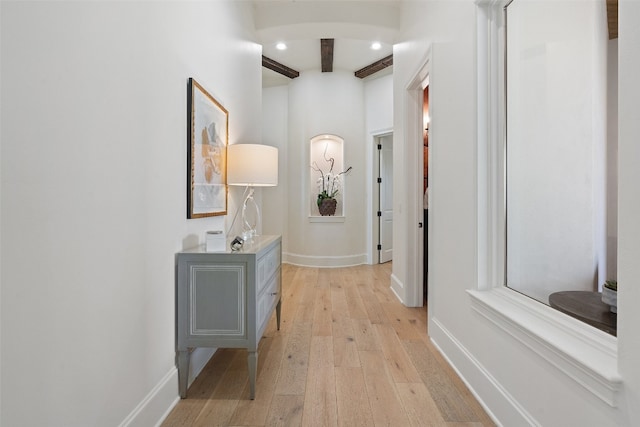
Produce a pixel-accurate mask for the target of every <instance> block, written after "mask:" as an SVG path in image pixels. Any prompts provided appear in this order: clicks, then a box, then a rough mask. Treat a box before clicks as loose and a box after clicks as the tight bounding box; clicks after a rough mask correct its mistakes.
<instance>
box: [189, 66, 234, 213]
mask: <svg viewBox="0 0 640 427" xmlns="http://www.w3.org/2000/svg"><path fill="white" fill-rule="evenodd" d="M187 120H188V126H187V129H188V130H187V134H188V135H187V163H188V164H187V218H202V217H208V216H216V215H226V214H227V145H228V143H229V113H228V111H227V110H226V109H225V108H224V107H223V106H222V105H221V104H220V103H219V102H218V101H216V100H215V98H214V97H213V96H211V95H210V94H209V92H207V91H206V90H205V89H204V88H203V87H202V86H201V85H200V84H199V83H198V82H196V81H195V80H194V79H193V78H189V84H188V92H187Z"/></svg>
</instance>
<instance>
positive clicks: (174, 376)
mask: <svg viewBox="0 0 640 427" xmlns="http://www.w3.org/2000/svg"><path fill="white" fill-rule="evenodd" d="M215 352H216V349H215V348H207V347H201V348H200V347H199V348H196V349H194V350H193V352H191V355H190V357H191V361H190V363H189V386H190V385H191V384H192V383H193V381H194V380H195V379H196V377H197V376H198V375H200V372H202V370H203V369H204V367H205V366H206V364H207V363H208V362H209V360H210V359H211V357H213V354H214V353H215ZM179 401H180V396H179V394H178V369H177V368H176V367H172V368H171V369H170V370H169V372H167V374H166V375H165V376H164V377H163V378H162V379H161V380H160V382H158V384H156V386H155V387H154V388H153V389H152V390H151V391H150V392H149V394H147V395H146V396H145V398H144V399H142V401H141V402H140V403H139V404H138V405H137V406H136V407H135V409H134V410H133V411H131V413H130V414H129V415H127V417H126V418H125V419H124V420H123V421H122V422H121V423H120V426H119V427H134V426H141V427H142V426H151V425H152V426H156V427H158V426H160V425H161V424H162V423H163V422H164V420H165V419H166V418H167V417H168V416H169V413H170V412H171V411H172V410H173V408H174V407H175V406H176V405H177V404H178V402H179Z"/></svg>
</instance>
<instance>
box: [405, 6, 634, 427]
mask: <svg viewBox="0 0 640 427" xmlns="http://www.w3.org/2000/svg"><path fill="white" fill-rule="evenodd" d="M619 12H620V17H621V18H620V42H619V49H620V50H619V55H620V56H619V58H620V62H619V64H620V101H619V108H620V135H619V144H620V145H619V148H620V155H619V160H620V175H619V179H620V192H619V197H620V205H619V207H620V212H619V261H618V268H619V270H618V279H619V282H620V283H621V286H622V288H621V291H620V295H619V297H620V298H621V299H622V302H621V303H620V305H619V313H618V339H617V343H618V363H619V372H620V374H621V375H622V381H623V389H622V391H621V392H620V402H619V404H618V407H617V408H612V407H610V406H609V405H608V404H607V403H605V402H604V401H602V400H600V399H599V398H597V397H596V396H595V395H593V394H591V393H590V392H588V391H587V390H586V389H585V388H584V387H583V386H582V385H580V384H578V383H577V382H575V381H574V380H573V379H571V378H569V377H568V376H566V375H565V374H563V373H561V372H560V371H559V370H558V369H557V368H556V366H554V365H553V364H551V363H550V362H549V361H548V360H547V359H545V358H544V357H542V356H540V355H538V354H537V353H535V352H533V351H531V350H530V349H529V348H528V347H526V346H525V345H523V344H522V343H521V342H520V341H518V340H517V339H515V338H514V337H512V336H511V335H509V334H508V333H506V332H505V331H504V330H502V329H500V328H499V327H497V326H496V325H495V324H494V323H492V322H490V321H488V320H486V319H485V318H483V317H480V316H478V315H477V314H476V313H475V312H474V311H473V309H472V308H471V299H470V297H469V295H468V294H467V290H469V289H477V288H478V284H479V283H478V265H477V260H478V254H477V253H476V247H477V236H478V233H479V232H480V231H481V230H479V229H478V227H477V221H478V220H477V203H478V201H477V198H478V196H479V194H478V192H477V166H476V155H477V143H478V136H477V125H476V120H477V119H476V117H477V116H476V115H477V109H476V105H477V99H476V93H477V92H476V90H477V75H476V62H475V61H476V42H477V41H476V33H475V32H476V26H477V22H476V18H477V17H476V5H475V3H474V2H473V1H472V0H468V1H458V2H424V3H415V2H411V3H405V7H404V11H403V18H402V25H401V27H402V28H403V34H402V37H401V40H400V42H399V43H398V45H397V46H396V48H395V49H394V91H395V101H394V116H395V134H394V136H395V138H394V143H395V145H396V146H397V150H396V151H394V156H395V155H396V153H399V154H401V155H400V156H395V158H396V159H397V161H398V163H396V164H394V169H395V170H402V169H403V168H405V167H406V166H407V164H408V158H409V157H410V156H409V154H406V155H405V151H406V150H412V149H414V148H415V147H413V145H412V144H413V143H412V142H410V141H407V140H405V138H404V134H405V130H404V129H402V126H403V120H404V118H403V111H404V110H405V106H406V102H407V96H406V91H405V89H406V85H407V83H408V82H410V81H411V79H412V78H413V75H414V74H415V73H416V72H417V70H418V68H419V66H420V64H421V62H422V60H423V58H424V57H425V55H426V53H427V50H428V47H429V44H430V43H432V45H431V59H432V61H431V74H430V89H429V95H430V111H431V113H432V114H431V126H430V130H431V135H430V136H431V141H430V148H431V152H430V155H431V160H432V164H431V168H430V173H431V178H432V182H430V193H431V194H430V195H431V202H432V204H431V206H430V214H431V219H430V222H433V223H434V224H433V228H431V229H430V230H431V232H430V237H431V241H432V246H431V247H430V253H429V254H430V264H429V274H430V285H429V292H430V294H429V302H430V311H429V333H430V336H431V337H432V339H433V340H434V342H435V344H436V345H438V346H439V347H440V348H441V349H442V350H443V352H444V355H445V357H446V358H447V359H448V360H450V361H451V362H452V364H453V366H454V368H455V369H456V370H458V372H459V373H460V374H461V376H462V377H463V379H464V380H465V381H466V382H467V383H468V384H469V386H470V387H471V389H472V390H473V391H474V393H475V394H476V395H477V396H478V398H479V399H480V400H481V401H482V402H483V403H484V404H485V405H486V407H487V409H488V410H489V411H490V413H492V414H493V415H494V416H495V417H496V419H497V420H498V421H499V422H500V423H501V424H502V425H509V426H511V425H529V423H533V424H537V425H544V426H568V425H572V426H573V425H580V426H603V425H620V426H632V425H634V424H635V423H637V420H638V419H640V408H638V405H637V402H638V401H640V369H639V368H638V365H637V360H639V359H640V350H639V349H640V334H639V333H638V329H637V325H638V324H640V314H639V313H638V311H637V310H635V309H634V307H635V306H637V305H638V303H640V287H639V286H635V284H636V283H637V282H638V277H640V266H639V265H638V263H637V259H638V257H639V256H640V225H639V224H638V222H637V218H638V216H639V215H640V198H638V190H637V182H638V179H640V170H639V169H638V168H637V167H636V164H637V163H638V160H639V159H640V151H639V150H640V149H639V148H638V145H637V143H636V142H637V139H638V136H639V135H640V124H639V123H638V121H637V120H636V118H635V113H634V111H637V108H635V105H636V102H634V100H637V99H638V97H639V96H640V85H638V82H637V75H638V73H639V72H640V56H639V54H638V52H640V50H638V45H639V43H640V29H638V27H637V25H635V24H634V23H637V21H638V19H640V4H637V3H635V2H621V3H620V9H619ZM400 146H403V147H402V148H400ZM431 146H432V147H431ZM403 180H406V177H402V176H399V175H397V181H398V182H397V186H396V187H395V188H394V189H398V188H405V187H406V186H407V185H408V184H409V183H406V182H402V181H403ZM400 194H401V193H399V192H398V191H396V192H395V195H396V197H398V199H399V198H400V197H399V195H400ZM411 198H412V195H406V196H405V197H404V198H402V201H401V200H398V202H397V203H398V205H399V206H398V208H403V209H402V210H401V211H398V212H397V213H398V215H397V216H396V221H395V222H396V226H397V228H396V229H394V233H395V237H396V240H395V242H396V244H395V245H394V246H395V252H396V261H395V262H394V266H393V268H394V273H395V274H396V277H397V278H398V280H400V281H404V280H406V277H408V275H409V274H408V269H409V268H410V266H408V265H406V264H405V263H403V262H400V261H399V260H401V259H403V258H404V256H405V255H406V249H405V250H403V252H404V253H403V255H402V257H400V256H399V254H398V251H399V249H401V248H400V247H399V244H398V242H401V241H402V239H403V236H404V237H406V236H407V234H408V230H411V229H412V228H411V227H412V224H409V223H408V214H407V213H406V210H404V208H407V209H410V208H411V206H407V204H406V203H408V201H410V200H411ZM396 231H398V233H396ZM625 284H626V285H625Z"/></svg>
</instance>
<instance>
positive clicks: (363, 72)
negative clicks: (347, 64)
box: [354, 55, 393, 79]
mask: <svg viewBox="0 0 640 427" xmlns="http://www.w3.org/2000/svg"><path fill="white" fill-rule="evenodd" d="M392 65H393V55H389V56H387V57H385V58H382V59H381V60H379V61H376V62H374V63H373V64H369V65H367V66H366V67H364V68H361V69H359V70H358V71H356V72H355V73H354V74H355V76H356V77H358V78H360V79H364V78H365V77H367V76H370V75H371V74H375V73H377V72H378V71H381V70H384V69H385V68H387V67H390V66H392Z"/></svg>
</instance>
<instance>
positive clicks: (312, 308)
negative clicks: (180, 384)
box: [162, 263, 494, 427]
mask: <svg viewBox="0 0 640 427" xmlns="http://www.w3.org/2000/svg"><path fill="white" fill-rule="evenodd" d="M282 268H283V270H282V281H283V301H282V321H281V328H280V330H279V331H277V330H276V323H275V315H274V316H273V318H272V319H271V321H270V324H269V326H268V328H267V330H266V332H265V334H264V337H263V339H262V341H261V342H260V346H259V349H258V351H259V357H258V377H257V381H256V399H255V400H249V381H248V373H247V352H246V350H237V349H219V350H218V351H216V353H215V354H214V356H213V358H212V359H211V361H210V362H209V363H208V364H207V366H206V367H205V368H204V369H203V371H202V372H201V373H200V375H199V376H198V378H196V380H195V381H194V382H193V385H192V386H191V387H190V388H189V391H188V397H187V399H184V400H181V401H180V402H179V403H178V405H177V406H176V407H175V408H174V409H173V411H172V412H171V413H170V414H169V416H168V417H167V419H166V420H165V422H164V423H163V424H162V425H163V426H348V427H352V426H400V427H402V426H448V427H454V426H455V427H462V426H467V427H481V426H493V425H494V424H493V422H492V421H491V419H490V418H489V417H488V416H487V414H486V413H485V412H484V410H483V409H482V407H481V406H480V405H479V404H478V402H477V401H476V400H475V399H474V397H473V395H472V394H471V393H470V392H469V390H468V389H467V387H466V386H465V385H464V383H463V382H462V381H461V380H460V379H459V378H458V377H457V376H456V374H455V372H454V371H453V370H452V369H451V367H450V366H449V365H448V364H447V363H446V361H445V360H444V359H443V358H442V356H441V355H440V354H439V353H438V351H437V350H436V349H435V348H434V347H433V345H432V344H431V343H430V342H429V338H428V336H427V333H426V331H427V325H426V322H427V313H426V309H425V308H407V307H404V306H403V305H402V304H400V303H399V302H398V300H397V299H396V298H395V296H394V295H393V294H392V293H391V291H390V290H389V283H390V274H391V263H387V264H382V265H375V266H368V265H367V266H357V267H349V268H336V269H317V268H305V267H296V266H292V265H288V264H285V265H283V267H282Z"/></svg>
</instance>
